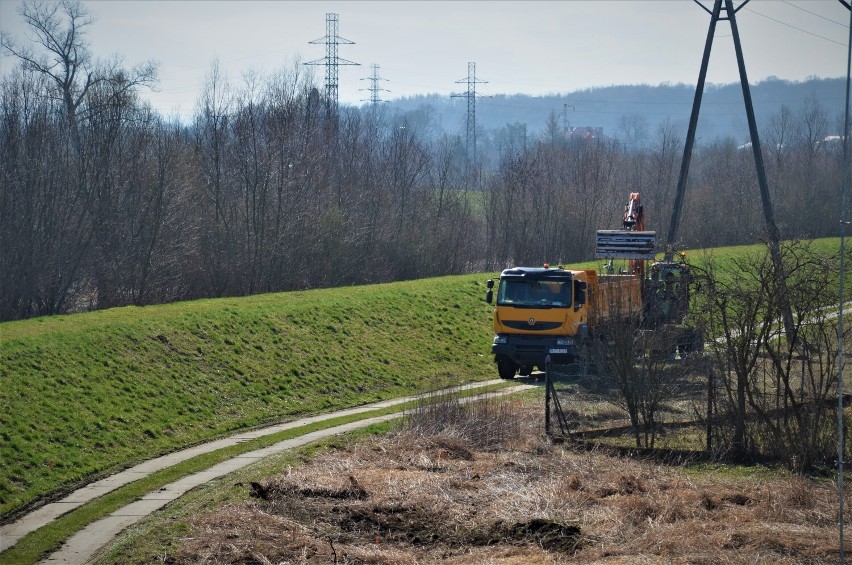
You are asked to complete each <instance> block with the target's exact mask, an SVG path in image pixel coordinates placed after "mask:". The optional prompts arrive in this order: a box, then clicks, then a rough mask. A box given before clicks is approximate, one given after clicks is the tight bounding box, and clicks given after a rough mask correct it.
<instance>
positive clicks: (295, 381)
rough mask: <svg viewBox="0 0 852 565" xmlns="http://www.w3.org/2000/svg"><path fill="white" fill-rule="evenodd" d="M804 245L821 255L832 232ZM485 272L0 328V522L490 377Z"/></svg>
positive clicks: (724, 254)
mask: <svg viewBox="0 0 852 565" xmlns="http://www.w3.org/2000/svg"><path fill="white" fill-rule="evenodd" d="M814 246H815V247H814V248H815V249H819V250H821V251H824V252H826V253H830V252H836V250H837V248H838V246H839V240H838V239H837V238H830V239H824V240H818V241H817V242H814ZM760 250H761V246H746V247H738V248H725V249H715V250H713V251H712V253H713V257H714V258H715V259H716V260H718V261H719V262H724V261H726V260H728V258H729V257H732V256H738V255H740V254H743V253H757V252H760ZM702 257H703V252H702V251H693V252H690V253H689V260H690V262H692V263H700V262H701V260H702ZM554 264H555V263H554ZM601 264H602V262H601V261H591V262H586V263H583V264H582V265H575V266H573V267H574V268H600V267H601ZM487 277H488V275H482V274H477V275H468V276H460V277H445V278H438V279H427V280H421V281H411V282H402V283H393V284H386V285H371V286H362V287H349V288H340V289H327V290H316V291H307V292H291V293H282V294H269V295H261V296H254V297H245V298H229V299H219V300H199V301H194V302H185V303H178V304H169V305H161V306H152V307H145V308H133V307H128V308H117V309H113V310H106V311H101V312H92V313H87V314H77V315H72V316H55V317H45V318H37V319H33V320H26V321H21V322H9V323H3V324H0V385H2V386H0V518H2V517H3V516H8V515H9V514H10V513H13V512H15V511H16V510H19V509H21V508H23V507H25V506H26V505H27V504H30V503H32V502H33V501H35V500H37V499H39V498H41V497H44V496H46V495H50V494H52V493H57V492H61V491H63V490H67V489H70V488H71V487H73V486H76V485H79V484H81V483H83V482H87V481H89V480H91V479H93V478H94V477H96V476H100V475H104V474H107V473H109V472H112V471H115V470H117V469H119V468H122V467H124V466H127V465H129V464H131V463H134V462H137V461H140V460H143V459H147V458H150V457H153V456H156V455H159V454H162V453H166V452H169V451H173V450H175V449H178V448H181V447H186V446H188V445H191V444H195V443H198V442H201V441H205V440H209V439H212V438H215V437H220V436H223V435H225V434H227V433H228V432H232V431H235V430H237V429H245V428H251V427H256V426H259V425H262V424H264V423H270V422H273V421H282V420H287V419H290V418H293V417H295V416H298V415H304V414H308V413H317V412H324V411H330V410H333V409H335V408H342V407H348V406H355V405H361V404H365V403H369V402H373V401H377V400H382V399H387V398H391V397H396V396H401V395H405V394H409V393H414V392H422V391H426V390H431V389H435V388H438V387H442V386H446V385H450V384H458V383H460V382H466V381H472V380H484V379H488V378H493V377H495V376H496V371H495V369H494V365H493V363H492V360H491V357H490V355H489V344H490V340H491V322H490V317H491V307H490V306H488V305H486V304H485V302H484V300H483V297H484V294H485V285H484V280H485V279H486V278H487Z"/></svg>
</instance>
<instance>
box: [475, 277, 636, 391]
mask: <svg viewBox="0 0 852 565" xmlns="http://www.w3.org/2000/svg"><path fill="white" fill-rule="evenodd" d="M487 284H488V289H489V290H488V293H487V295H486V301H487V302H488V303H489V304H491V303H493V302H494V298H495V297H494V290H493V288H494V281H493V280H489V281H488V283H487ZM615 315H619V316H626V317H636V318H637V319H638V318H639V317H640V316H641V315H642V279H641V277H640V276H639V275H599V274H598V273H597V272H596V271H587V270H576V271H575V270H567V269H563V268H561V267H559V268H550V267H547V266H545V267H540V268H531V267H516V268H512V269H506V270H504V271H503V272H502V273H501V274H500V280H499V284H498V286H497V293H496V307H495V309H494V333H495V336H494V341H493V343H492V346H491V351H492V353H493V354H494V360H495V361H496V362H497V371H498V373H499V374H500V377H501V378H504V379H511V378H514V376H515V374H516V373H520V375H521V376H528V375H529V374H530V373H531V372H532V370H533V368H534V367H538V368H539V369H544V366H545V362H546V360H547V357H548V356H549V357H550V360H551V362H553V363H565V362H569V361H572V360H573V359H575V358H577V357H578V356H579V355H580V353H581V349H582V347H583V346H584V345H585V344H586V341H587V340H588V339H589V337H590V336H594V335H595V333H596V331H597V327H598V324H600V323H601V322H602V321H604V320H606V319H608V318H610V317H612V316H615Z"/></svg>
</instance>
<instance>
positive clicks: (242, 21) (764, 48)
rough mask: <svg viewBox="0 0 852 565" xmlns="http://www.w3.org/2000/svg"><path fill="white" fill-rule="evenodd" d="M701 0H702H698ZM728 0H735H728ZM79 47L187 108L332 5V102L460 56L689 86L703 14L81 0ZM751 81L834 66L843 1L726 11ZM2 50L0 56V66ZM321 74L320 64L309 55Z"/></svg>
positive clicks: (286, 57) (408, 0) (771, 3)
mask: <svg viewBox="0 0 852 565" xmlns="http://www.w3.org/2000/svg"><path fill="white" fill-rule="evenodd" d="M701 3H702V5H704V6H706V7H707V8H708V9H709V8H711V7H712V4H713V3H712V1H711V0H702V2H701ZM741 3H742V2H741V1H740V0H737V1H736V2H735V5H740V4H741ZM85 5H86V6H88V7H89V9H90V11H91V12H92V14H93V15H94V16H95V17H96V20H97V21H96V22H95V24H94V25H93V26H91V27H90V28H89V35H88V38H89V41H90V43H91V46H92V51H93V52H94V53H95V54H96V55H97V56H98V57H101V58H108V57H109V56H111V55H118V56H120V57H122V58H123V60H124V62H125V63H126V64H127V65H131V64H134V63H139V62H142V61H145V60H148V59H152V60H155V61H158V62H159V64H160V84H159V87H158V90H159V92H155V93H151V94H146V97H147V98H149V99H150V100H151V101H152V104H153V105H154V106H155V107H156V108H157V109H158V110H159V111H160V112H161V113H163V114H164V115H166V116H171V115H176V114H180V115H182V116H184V117H186V116H188V115H189V114H191V113H192V111H193V109H194V108H195V104H196V100H197V99H198V95H199V91H200V90H201V85H202V82H203V80H204V76H205V74H207V73H208V72H209V70H210V67H211V63H212V62H213V60H214V59H215V58H218V60H219V62H220V65H221V66H222V68H223V69H224V70H225V71H226V72H227V74H228V77H229V79H230V82H231V84H232V85H233V86H235V87H238V86H240V85H241V84H242V83H243V76H244V73H245V72H246V71H247V70H255V71H258V72H259V73H261V74H264V75H265V74H267V73H270V72H271V71H274V70H278V69H281V68H292V67H293V65H294V64H296V63H297V62H307V61H312V60H315V59H322V58H324V57H325V45H324V44H317V45H313V44H311V43H310V42H311V41H313V40H316V39H320V38H322V37H323V36H325V33H326V14H327V13H336V14H338V17H339V35H340V36H341V37H343V38H345V39H347V40H350V41H353V42H354V45H340V46H339V52H338V55H339V56H340V57H342V58H344V59H348V60H350V61H353V62H356V63H359V64H360V66H342V67H340V69H339V82H340V101H341V103H343V104H359V103H360V102H361V101H362V100H366V99H368V98H369V92H368V90H367V89H368V88H369V86H370V83H369V81H368V80H367V78H368V77H369V76H370V74H371V65H379V67H380V68H379V75H380V76H381V77H382V78H383V79H384V80H383V81H381V83H380V86H381V88H384V89H386V90H387V91H389V92H385V91H383V92H381V93H380V96H381V98H382V99H385V100H387V99H392V98H399V97H402V96H410V95H413V94H426V93H438V94H441V95H447V96H449V95H450V94H452V93H462V92H465V91H466V88H467V87H466V85H465V84H457V83H456V81H463V80H464V79H466V78H467V72H468V62H475V63H476V76H477V78H478V79H479V80H482V81H487V84H480V85H478V86H477V92H478V93H481V94H484V95H488V94H512V93H524V94H531V95H537V94H548V93H567V92H571V91H574V90H578V89H583V88H589V87H595V86H608V85H613V84H652V85H656V84H659V83H664V82H668V83H687V84H691V85H694V84H695V82H696V80H697V77H698V70H699V66H700V63H701V55H702V52H703V49H704V42H705V39H706V36H707V29H708V26H709V23H710V15H709V13H708V12H706V11H705V10H703V9H702V8H701V6H699V5H698V4H696V3H695V2H694V1H693V0H663V1H655V0H596V1H581V0H565V1H555V0H553V1H546V2H540V1H493V0H479V1H459V0H456V1H439V0H428V1H415V0H399V1H392V0H384V1H369V2H368V1H360V0H348V1H329V2H320V1H311V2H305V1H286V0H268V1H262V2H258V1H229V0H219V1H209V0H193V1H182V0H167V1H158V0H144V1H132V0H89V1H88V2H85ZM19 6H20V2H19V1H18V0H0V30H2V31H4V32H6V33H9V34H11V35H13V36H16V37H19V38H22V39H23V38H24V37H25V31H26V30H25V29H24V27H23V25H22V23H21V21H20V17H19V16H18V14H17V9H18V7H19ZM736 19H737V24H738V27H739V30H740V36H741V39H742V42H743V50H744V53H745V60H746V69H747V71H748V76H749V81H750V82H751V83H755V82H759V81H761V80H763V79H765V78H767V77H769V76H777V77H778V78H782V79H787V80H803V79H805V78H807V77H809V76H818V77H842V76H845V75H846V57H847V48H846V44H847V40H848V34H849V32H848V22H849V11H848V10H847V9H846V8H845V7H844V6H843V5H842V4H840V2H839V1H838V0H789V1H786V0H752V1H751V2H750V3H748V4H747V5H746V6H744V7H743V8H742V9H741V10H739V11H738V12H737V18H736ZM14 64H15V62H14V61H13V60H12V59H10V58H9V57H3V58H0V72H6V71H8V69H9V68H10V67H11V66H12V65H14ZM309 69H310V70H313V72H314V73H315V76H316V82H317V83H318V84H323V82H324V76H325V75H324V73H325V68H324V67H309V68H307V69H306V70H309ZM707 80H708V82H709V83H729V82H737V81H738V80H739V75H738V73H737V64H736V58H735V55H734V49H733V40H732V37H731V27H730V25H729V24H728V22H726V21H722V22H719V25H718V26H717V29H716V35H715V40H714V44H713V52H712V55H711V59H710V68H709V73H708V78H707Z"/></svg>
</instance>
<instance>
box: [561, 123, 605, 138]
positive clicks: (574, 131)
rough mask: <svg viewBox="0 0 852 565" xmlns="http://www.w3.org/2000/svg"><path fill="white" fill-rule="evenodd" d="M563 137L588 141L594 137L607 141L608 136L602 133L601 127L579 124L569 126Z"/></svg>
mask: <svg viewBox="0 0 852 565" xmlns="http://www.w3.org/2000/svg"><path fill="white" fill-rule="evenodd" d="M565 139H569V140H583V141H589V140H592V139H596V140H598V141H608V140H609V137H607V136H605V135H604V132H603V128H602V127H592V126H581V127H577V128H575V127H571V128H568V131H566V132H565Z"/></svg>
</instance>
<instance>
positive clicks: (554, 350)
mask: <svg viewBox="0 0 852 565" xmlns="http://www.w3.org/2000/svg"><path fill="white" fill-rule="evenodd" d="M550 353H554V354H558V353H566V354H567V353H568V350H567V349H551V350H550Z"/></svg>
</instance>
